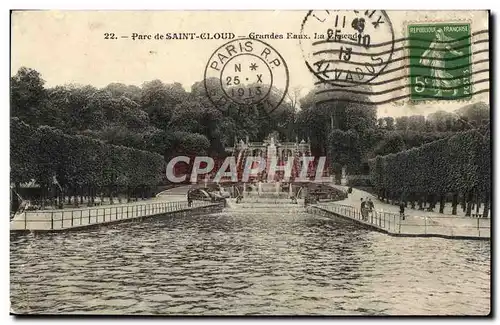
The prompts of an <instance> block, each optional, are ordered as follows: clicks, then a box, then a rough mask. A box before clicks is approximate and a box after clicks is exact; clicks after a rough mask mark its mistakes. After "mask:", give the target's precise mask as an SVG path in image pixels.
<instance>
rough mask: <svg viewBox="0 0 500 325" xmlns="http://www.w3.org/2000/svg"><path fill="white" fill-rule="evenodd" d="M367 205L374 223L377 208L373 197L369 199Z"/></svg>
mask: <svg viewBox="0 0 500 325" xmlns="http://www.w3.org/2000/svg"><path fill="white" fill-rule="evenodd" d="M367 205H368V211H369V214H370V222H371V223H373V213H374V212H375V211H374V210H375V205H374V204H373V202H372V199H371V198H369V199H368V202H367Z"/></svg>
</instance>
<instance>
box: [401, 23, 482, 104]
mask: <svg viewBox="0 0 500 325" xmlns="http://www.w3.org/2000/svg"><path fill="white" fill-rule="evenodd" d="M408 36H409V37H408V38H409V40H408V48H409V60H410V61H409V62H410V85H411V87H410V88H411V91H410V98H411V99H412V100H439V99H445V100H460V99H469V98H470V97H471V93H472V90H471V73H472V69H471V64H472V62H471V33H470V24H468V23H428V24H413V25H412V24H410V25H408Z"/></svg>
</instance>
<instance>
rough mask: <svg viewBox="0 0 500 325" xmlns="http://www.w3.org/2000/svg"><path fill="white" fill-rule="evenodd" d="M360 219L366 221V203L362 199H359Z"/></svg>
mask: <svg viewBox="0 0 500 325" xmlns="http://www.w3.org/2000/svg"><path fill="white" fill-rule="evenodd" d="M361 219H362V220H365V219H366V202H365V200H364V199H363V198H361Z"/></svg>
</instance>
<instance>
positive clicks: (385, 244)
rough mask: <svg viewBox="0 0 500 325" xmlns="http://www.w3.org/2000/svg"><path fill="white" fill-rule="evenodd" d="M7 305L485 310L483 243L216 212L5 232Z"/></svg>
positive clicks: (309, 218) (132, 309)
mask: <svg viewBox="0 0 500 325" xmlns="http://www.w3.org/2000/svg"><path fill="white" fill-rule="evenodd" d="M11 304H12V309H13V311H15V312H32V313H106V314H110V313H120V314H176V315H179V314H205V315H211V314H237V315H242V314H324V315H342V314H350V315H353V314H393V315H394V314H488V313H489V310H490V243H489V242H483V241H459V240H447V239H439V238H394V237H389V236H386V235H383V234H380V233H376V232H371V231H368V230H365V229H358V228H357V227H356V226H355V225H352V224H350V223H346V222H343V221H338V220H330V219H326V218H321V217H318V216H313V215H309V214H306V213H298V214H297V213H293V214H292V213H290V214H287V213H284V214H283V213H282V212H281V211H280V212H279V213H277V212H267V213H255V214H250V213H248V214H246V213H228V212H224V213H220V214H215V215H208V216H195V217H184V218H173V217H167V218H165V219H163V220H161V221H149V222H142V223H136V224H122V225H116V226H113V227H103V228H101V229H95V230H85V231H79V232H67V233H60V234H43V235H37V236H33V235H12V236H11Z"/></svg>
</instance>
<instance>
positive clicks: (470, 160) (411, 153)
mask: <svg viewBox="0 0 500 325" xmlns="http://www.w3.org/2000/svg"><path fill="white" fill-rule="evenodd" d="M489 150H490V137H489V134H487V135H484V136H483V135H482V134H481V133H480V132H478V131H477V130H471V131H467V132H462V133H458V134H455V135H453V136H451V137H449V138H446V139H441V140H437V141H434V142H431V143H427V144H425V145H423V146H421V147H417V148H413V149H410V150H405V151H401V152H399V153H396V154H389V155H386V156H377V157H376V158H375V159H371V160H369V165H370V176H371V180H372V183H373V185H374V187H375V189H376V190H377V191H378V193H379V196H380V197H381V198H382V199H391V200H400V199H401V200H404V201H407V200H415V199H419V198H420V197H422V196H425V197H426V198H428V197H429V196H430V197H431V199H430V200H431V204H432V203H433V202H432V201H433V200H435V199H436V198H438V197H439V198H442V197H444V196H445V195H447V194H448V193H455V194H458V193H462V195H463V196H464V197H465V199H466V200H467V201H471V200H472V198H474V197H476V196H477V195H478V194H483V195H484V197H483V198H488V197H489V195H490V187H489V183H490V182H491V174H490V167H489V166H490V161H489V159H490V153H489ZM483 198H481V199H483ZM485 201H488V199H485ZM485 201H483V202H485ZM455 204H456V203H455ZM441 212H442V211H441ZM468 214H470V210H469V211H468Z"/></svg>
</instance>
